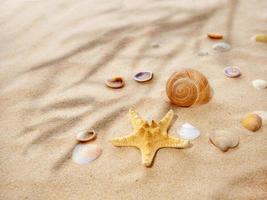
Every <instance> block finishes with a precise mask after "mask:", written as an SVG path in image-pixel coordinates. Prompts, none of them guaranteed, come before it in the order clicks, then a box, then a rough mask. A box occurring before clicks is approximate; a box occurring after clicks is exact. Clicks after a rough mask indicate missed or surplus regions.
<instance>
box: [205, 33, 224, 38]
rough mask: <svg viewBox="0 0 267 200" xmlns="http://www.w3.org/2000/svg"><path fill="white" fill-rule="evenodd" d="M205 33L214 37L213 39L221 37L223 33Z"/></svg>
mask: <svg viewBox="0 0 267 200" xmlns="http://www.w3.org/2000/svg"><path fill="white" fill-rule="evenodd" d="M207 35H208V37H209V38H210V39H215V40H219V39H223V35H222V34H219V33H208V34H207Z"/></svg>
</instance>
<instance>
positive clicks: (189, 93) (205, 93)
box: [166, 69, 211, 107]
mask: <svg viewBox="0 0 267 200" xmlns="http://www.w3.org/2000/svg"><path fill="white" fill-rule="evenodd" d="M166 93H167V96H168V97H169V99H170V101H171V103H173V104H175V105H177V106H181V107H189V106H192V105H200V104H204V103H207V102H208V101H209V100H210V97H211V88H210V85H209V82H208V80H207V79H206V77H205V76H204V75H203V74H202V73H200V72H199V71H197V70H194V69H183V70H180V71H177V72H175V73H174V74H172V75H171V77H170V78H169V79H168V81H167V84H166Z"/></svg>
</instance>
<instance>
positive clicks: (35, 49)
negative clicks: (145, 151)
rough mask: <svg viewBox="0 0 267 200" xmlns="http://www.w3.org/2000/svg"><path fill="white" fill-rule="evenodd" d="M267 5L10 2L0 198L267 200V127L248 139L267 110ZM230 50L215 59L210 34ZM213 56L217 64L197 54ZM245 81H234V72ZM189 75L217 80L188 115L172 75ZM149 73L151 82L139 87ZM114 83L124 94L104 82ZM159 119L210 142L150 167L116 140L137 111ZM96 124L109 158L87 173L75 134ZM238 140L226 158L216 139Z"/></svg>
mask: <svg viewBox="0 0 267 200" xmlns="http://www.w3.org/2000/svg"><path fill="white" fill-rule="evenodd" d="M266 10H267V3H266V1H261V0H257V1H256V0H253V1H237V0H228V1H220V0H206V1H186V0H182V1H168V0H166V1H145V0H142V1H141V0H135V1H122V0H113V1H103V0H100V1H96V0H90V1H65V0H58V1H24V2H23V1H3V2H2V3H1V5H0V30H1V31H0V124H1V126H0V177H1V181H0V199H5V200H15V199H19V200H21V199H36V200H37V199H38V200H39V199H40V200H41V199H47V200H48V199H69V200H72V199H80V200H83V199H84V200H87V199H109V200H110V199H153V200H160V199H183V200H187V199H188V200H193V199H201V200H202V199H204V200H206V199H212V200H217V199H218V200H219V199H220V200H221V199H222V200H228V199H234V200H241V199H242V200H244V199H251V200H252V199H255V200H256V199H257V200H259V199H267V132H266V130H267V126H266V124H264V125H263V127H262V128H261V129H260V130H259V131H257V132H255V133H254V132H249V131H248V130H246V129H245V128H243V127H242V126H241V124H240V120H241V118H242V117H243V116H244V115H246V114H247V113H249V112H253V111H256V110H266V109H267V90H266V89H265V90H257V89H255V88H254V87H253V86H252V85H251V81H252V80H254V79H265V80H267V56H266V55H267V44H264V43H256V42H255V41H253V39H252V37H253V36H254V35H255V34H259V33H262V34H267V26H266V22H267V14H266ZM209 32H214V33H221V34H223V35H224V40H223V41H225V42H228V43H229V44H231V46H232V48H231V50H230V51H227V52H223V53H220V52H215V51H214V50H213V49H212V46H213V45H214V44H215V43H216V42H217V41H214V40H211V39H208V38H207V33H209ZM199 51H208V53H209V55H207V56H198V55H197V53H198V52H199ZM229 65H230V66H231V65H233V66H238V67H239V68H240V70H241V71H242V76H241V77H239V78H237V79H231V78H227V77H226V76H225V75H224V74H223V69H224V67H226V66H229ZM184 67H190V68H193V69H197V70H199V71H200V72H202V73H203V74H205V76H206V77H207V79H208V80H209V83H210V85H211V87H212V88H213V92H214V95H213V98H212V100H211V101H210V102H209V103H208V104H205V105H202V106H197V107H191V108H179V107H175V106H172V105H170V104H169V102H168V98H167V96H166V93H165V84H166V81H167V79H168V77H169V76H170V75H171V74H172V73H173V72H175V71H177V70H179V69H181V68H184ZM139 70H151V71H153V72H154V78H153V80H152V81H150V82H147V83H144V84H140V83H137V82H135V81H134V80H133V79H132V76H133V74H134V73H135V72H138V71H139ZM113 76H122V77H124V78H125V81H126V86H125V87H124V88H122V89H118V90H112V89H110V88H107V87H106V86H105V84H104V82H105V80H106V79H108V78H111V77H113ZM130 107H133V108H134V109H135V110H136V111H137V112H139V113H140V115H141V116H142V117H143V118H145V119H155V120H159V119H161V118H162V117H163V116H164V115H165V113H166V112H167V111H168V110H169V109H173V110H174V112H175V114H176V116H177V117H176V120H174V121H173V123H172V126H171V128H170V130H169V134H170V135H176V136H177V134H176V129H177V128H178V127H180V126H181V125H182V124H183V123H185V122H188V123H190V124H192V125H194V126H195V127H197V128H198V129H199V130H200V131H201V136H200V137H199V138H198V139H196V140H194V141H193V142H192V147H190V148H187V149H171V148H165V149H161V150H159V151H158V153H157V155H156V157H155V161H154V164H153V166H152V167H151V168H146V167H144V166H143V165H142V163H141V155H140V152H139V151H138V150H137V149H135V148H131V147H129V148H118V147H114V146H112V144H111V143H110V139H112V138H113V137H117V136H123V135H127V134H129V133H131V132H132V128H131V124H130V120H129V118H128V110H129V108H130ZM89 128H93V129H94V130H95V131H96V132H97V133H98V136H97V139H96V140H95V141H94V143H97V144H99V145H100V146H101V147H102V149H103V153H102V155H101V157H99V158H98V159H97V160H95V161H94V162H92V163H90V164H88V165H78V164H76V163H74V162H72V161H71V159H70V155H71V152H72V149H73V148H74V147H75V144H76V141H75V136H76V133H77V132H79V131H80V130H83V129H89ZM221 129H223V130H226V131H231V132H233V133H235V134H237V135H238V136H239V138H240V144H239V146H238V147H237V148H234V149H230V150H229V151H228V152H226V153H223V152H221V151H220V150H218V149H217V148H216V147H214V146H213V145H212V144H211V143H210V142H209V139H208V138H209V134H210V133H212V132H214V131H216V130H221Z"/></svg>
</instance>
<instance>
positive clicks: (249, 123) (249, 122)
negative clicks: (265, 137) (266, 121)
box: [241, 113, 262, 131]
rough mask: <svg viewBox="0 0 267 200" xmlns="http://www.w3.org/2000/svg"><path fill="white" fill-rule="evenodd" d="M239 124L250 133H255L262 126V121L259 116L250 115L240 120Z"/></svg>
mask: <svg viewBox="0 0 267 200" xmlns="http://www.w3.org/2000/svg"><path fill="white" fill-rule="evenodd" d="M241 124H242V125H243V126H244V127H245V128H246V129H248V130H250V131H257V130H259V129H260V128H261V126H262V119H261V117H260V116H259V115H257V114H253V113H250V114H248V115H246V116H245V117H244V118H243V119H242V120H241Z"/></svg>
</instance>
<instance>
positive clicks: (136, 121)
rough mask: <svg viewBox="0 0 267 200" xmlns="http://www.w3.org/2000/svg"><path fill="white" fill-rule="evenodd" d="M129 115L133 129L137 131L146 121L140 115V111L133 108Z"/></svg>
mask: <svg viewBox="0 0 267 200" xmlns="http://www.w3.org/2000/svg"><path fill="white" fill-rule="evenodd" d="M129 115H130V119H131V122H132V126H133V129H134V131H137V130H138V129H139V128H140V127H141V126H142V125H143V124H144V121H143V120H142V119H141V118H140V117H139V115H138V113H137V112H135V111H134V110H133V109H132V108H130V110H129Z"/></svg>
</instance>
